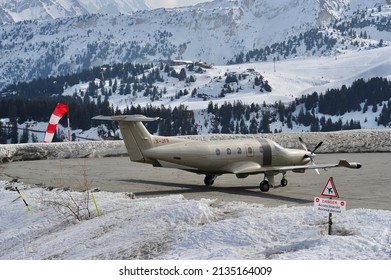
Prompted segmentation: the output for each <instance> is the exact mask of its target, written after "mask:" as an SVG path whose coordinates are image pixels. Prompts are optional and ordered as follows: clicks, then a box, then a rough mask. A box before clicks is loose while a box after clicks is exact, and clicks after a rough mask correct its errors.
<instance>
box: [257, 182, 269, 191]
mask: <svg viewBox="0 0 391 280" xmlns="http://www.w3.org/2000/svg"><path fill="white" fill-rule="evenodd" d="M259 189H260V190H261V192H268V191H269V189H270V184H269V182H268V181H266V180H263V181H262V182H261V183H260V184H259Z"/></svg>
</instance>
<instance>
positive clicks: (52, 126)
mask: <svg viewBox="0 0 391 280" xmlns="http://www.w3.org/2000/svg"><path fill="white" fill-rule="evenodd" d="M66 112H68V105H66V104H62V103H57V106H56V108H55V109H54V111H53V114H52V116H51V117H50V120H49V124H48V128H47V129H46V134H45V140H44V142H45V143H51V142H52V140H53V136H54V133H55V132H56V128H57V124H58V122H59V121H60V119H61V118H62V116H64V114H65V113H66Z"/></svg>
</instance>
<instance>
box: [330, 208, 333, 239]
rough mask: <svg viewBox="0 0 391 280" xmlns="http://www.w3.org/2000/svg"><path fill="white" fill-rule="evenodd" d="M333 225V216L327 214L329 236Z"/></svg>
mask: <svg viewBox="0 0 391 280" xmlns="http://www.w3.org/2000/svg"><path fill="white" fill-rule="evenodd" d="M332 224H333V214H332V213H329V235H331V226H332Z"/></svg>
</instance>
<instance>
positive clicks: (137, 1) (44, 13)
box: [0, 0, 150, 24]
mask: <svg viewBox="0 0 391 280" xmlns="http://www.w3.org/2000/svg"><path fill="white" fill-rule="evenodd" d="M147 9H150V6H149V5H148V4H146V3H145V1H144V0H61V1H60V0H0V23H3V24H4V23H14V22H19V21H24V20H48V19H56V18H61V17H74V16H80V15H84V14H91V13H103V14H119V13H132V12H135V11H138V10H147Z"/></svg>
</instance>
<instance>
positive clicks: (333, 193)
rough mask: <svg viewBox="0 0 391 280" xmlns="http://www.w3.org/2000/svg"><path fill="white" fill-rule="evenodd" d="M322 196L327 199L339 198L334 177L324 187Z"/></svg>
mask: <svg viewBox="0 0 391 280" xmlns="http://www.w3.org/2000/svg"><path fill="white" fill-rule="evenodd" d="M320 195H321V196H327V197H334V198H338V197H339V195H338V192H337V189H336V188H335V185H334V182H333V177H330V178H329V180H328V181H327V183H326V185H325V186H324V188H323V190H322V193H321V194H320Z"/></svg>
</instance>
